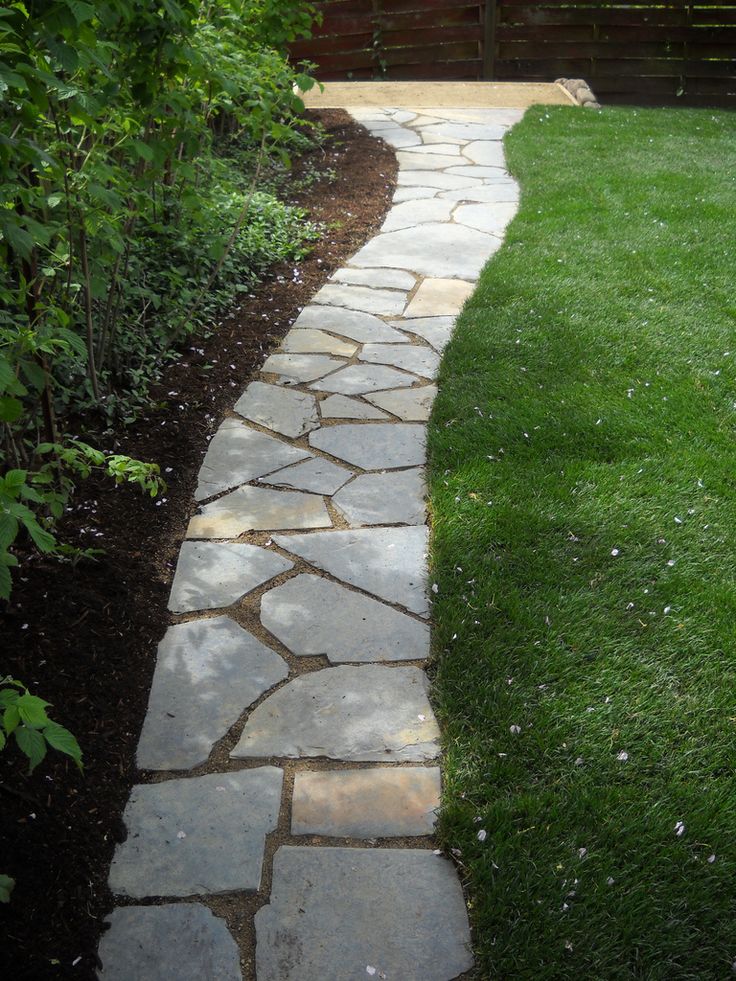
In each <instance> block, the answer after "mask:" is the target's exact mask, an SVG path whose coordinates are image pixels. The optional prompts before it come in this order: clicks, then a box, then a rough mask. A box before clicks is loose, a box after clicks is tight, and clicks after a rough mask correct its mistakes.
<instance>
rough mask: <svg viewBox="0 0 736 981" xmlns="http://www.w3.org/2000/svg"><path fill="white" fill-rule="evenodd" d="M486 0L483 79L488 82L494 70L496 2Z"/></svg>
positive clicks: (498, 0) (495, 0) (497, 0)
mask: <svg viewBox="0 0 736 981" xmlns="http://www.w3.org/2000/svg"><path fill="white" fill-rule="evenodd" d="M498 2H500V0H486V4H485V20H484V25H483V79H484V81H488V82H490V81H491V80H492V79H493V76H494V74H495V71H496V4H497V3H498Z"/></svg>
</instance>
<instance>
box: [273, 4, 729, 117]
mask: <svg viewBox="0 0 736 981" xmlns="http://www.w3.org/2000/svg"><path fill="white" fill-rule="evenodd" d="M317 6H318V8H319V9H320V10H321V12H322V14H323V23H322V26H321V27H319V28H317V29H316V31H315V34H314V37H312V38H310V39H309V40H306V41H300V42H298V43H296V44H294V45H293V47H292V57H293V58H294V59H295V60H302V59H304V60H308V61H312V62H315V63H316V64H317V66H318V68H317V77H318V78H319V79H320V80H322V81H330V80H334V79H346V78H352V79H372V78H388V79H397V80H398V79H401V80H439V79H456V80H461V79H462V80H477V79H483V78H486V79H495V80H501V81H540V80H541V81H551V80H554V79H555V78H558V77H560V76H567V77H568V78H585V79H586V80H587V81H588V82H589V83H590V85H591V86H592V88H593V90H594V91H595V93H596V94H597V95H598V96H599V97H600V98H601V99H602V101H604V102H609V103H610V102H633V103H639V104H647V103H649V104H652V103H653V104H675V105H677V104H679V105H725V106H731V107H736V0H710V2H703V3H694V2H688V0H488V3H486V2H485V0H481V2H475V3H471V2H470V0H323V2H321V3H318V4H317Z"/></svg>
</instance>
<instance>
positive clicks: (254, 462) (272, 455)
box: [194, 386, 391, 501]
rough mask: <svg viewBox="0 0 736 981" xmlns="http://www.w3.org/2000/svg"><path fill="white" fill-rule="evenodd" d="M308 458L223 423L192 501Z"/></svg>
mask: <svg viewBox="0 0 736 981" xmlns="http://www.w3.org/2000/svg"><path fill="white" fill-rule="evenodd" d="M388 387H389V388H390V387H391V386H388ZM307 456H309V453H307V452H306V451H305V450H302V449H300V448H299V447H298V446H290V445H289V444H288V443H282V442H281V441H280V440H278V439H274V438H273V437H272V436H266V435H265V434H264V433H259V432H256V430H255V429H250V428H249V427H248V426H246V425H245V423H242V422H240V421H239V420H237V419H225V421H224V422H223V423H222V425H221V426H220V428H219V429H218V430H217V432H216V433H215V435H214V436H213V437H212V439H211V441H210V445H209V446H208V447H207V453H206V454H205V457H204V460H203V461H202V467H201V469H200V471H199V482H198V484H197V489H196V490H195V492H194V498H195V500H197V501H203V500H204V499H205V498H207V497H212V496H213V495H214V494H219V493H221V492H222V491H224V490H228V489H229V488H230V487H236V486H237V485H238V484H244V483H245V482H246V481H248V480H253V479H254V478H255V477H262V476H263V475H264V474H267V473H270V472H271V471H272V470H278V469H279V468H280V467H285V466H286V465H287V464H289V463H296V461H297V460H303V459H304V458H305V457H307Z"/></svg>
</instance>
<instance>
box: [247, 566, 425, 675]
mask: <svg viewBox="0 0 736 981" xmlns="http://www.w3.org/2000/svg"><path fill="white" fill-rule="evenodd" d="M261 623H262V624H263V626H264V627H265V628H266V630H269V631H270V632H271V633H272V634H273V635H274V637H277V638H278V639H279V640H280V641H281V643H282V644H284V645H285V646H286V647H287V648H288V649H289V650H290V651H291V653H292V654H294V655H296V656H297V657H314V656H318V655H324V656H326V657H327V658H329V660H330V661H331V662H332V663H333V664H334V663H340V662H345V661H347V662H355V663H365V662H368V661H418V660H423V659H425V658H427V657H429V626H428V625H427V624H426V623H422V622H420V621H419V620H415V619H414V618H413V617H410V616H407V615H406V614H405V613H399V611H398V610H394V609H393V608H392V607H390V606H386V605H385V603H379V601H378V600H375V599H372V598H371V597H369V596H364V595H363V593H357V592H355V590H352V589H346V588H345V587H344V586H340V585H339V584H338V583H336V582H332V581H331V580H330V579H325V578H323V577H322V576H314V575H308V574H303V575H300V576H296V577H295V578H294V579H289V580H287V581H286V582H285V583H283V584H282V585H281V586H277V587H276V588H275V589H272V590H270V591H269V592H267V593H265V594H264V596H263V598H262V599H261Z"/></svg>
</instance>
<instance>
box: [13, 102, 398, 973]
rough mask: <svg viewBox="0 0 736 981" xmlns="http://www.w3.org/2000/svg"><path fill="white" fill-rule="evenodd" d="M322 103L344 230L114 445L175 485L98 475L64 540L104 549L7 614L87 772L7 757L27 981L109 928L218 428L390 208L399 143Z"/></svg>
mask: <svg viewBox="0 0 736 981" xmlns="http://www.w3.org/2000/svg"><path fill="white" fill-rule="evenodd" d="M318 115H319V116H320V118H321V119H322V121H323V123H324V124H325V126H326V128H327V129H328V131H329V132H330V134H331V135H332V137H333V138H334V141H333V142H331V143H330V144H328V146H327V148H326V149H325V150H317V151H314V152H313V153H312V154H310V155H308V157H307V158H302V159H301V160H300V161H299V162H298V163H297V164H296V167H297V170H300V169H301V170H304V168H306V167H308V166H310V165H311V166H314V165H315V163H316V164H317V165H318V166H320V167H324V168H333V169H334V170H335V171H336V172H337V179H336V180H335V181H334V182H325V181H322V182H321V183H318V184H316V185H315V186H313V187H312V188H311V189H310V190H309V192H307V193H305V194H303V195H302V197H301V198H299V199H297V203H299V204H301V205H302V206H304V207H306V208H307V210H308V211H309V213H310V216H311V217H312V218H313V219H314V220H317V221H321V222H327V223H329V227H330V231H329V232H328V233H327V234H326V235H325V236H324V237H323V238H322V240H321V241H320V242H319V243H317V245H316V247H315V248H314V250H313V252H312V253H311V255H310V256H309V257H308V258H307V259H306V260H305V261H304V262H302V263H301V264H300V265H299V267H298V275H297V276H295V274H294V266H293V265H292V264H289V265H285V266H284V267H283V268H280V269H277V270H275V272H274V274H273V276H272V278H271V279H270V280H269V281H268V282H266V283H264V284H263V285H262V286H261V287H260V288H259V289H258V290H257V291H256V292H255V294H254V295H253V296H252V297H247V298H246V299H245V300H244V302H242V304H241V305H240V306H239V307H238V308H237V309H235V310H233V311H232V316H231V317H230V318H226V319H225V325H224V326H223V327H221V328H220V329H218V331H217V332H216V333H215V334H214V335H213V336H212V337H210V338H209V339H208V340H207V341H205V342H192V347H191V349H187V350H185V351H184V352H183V355H182V360H181V361H180V362H179V363H178V364H172V365H171V366H170V367H169V368H168V369H167V370H166V373H165V376H164V377H163V378H162V380H161V383H160V384H158V385H157V386H156V390H155V391H154V392H153V393H152V396H153V398H152V402H153V404H154V405H155V404H156V403H158V405H157V407H156V408H155V410H154V411H152V413H151V415H150V416H149V417H148V418H147V419H146V420H145V421H143V422H141V423H140V424H138V425H137V426H136V427H135V428H132V429H128V430H125V431H123V432H120V433H119V434H118V436H117V440H116V441H109V440H108V441H106V445H107V446H110V444H111V442H115V443H116V445H118V446H119V447H120V449H121V452H125V453H127V454H129V455H131V456H133V457H136V458H139V459H143V460H153V461H156V462H157V463H159V464H160V465H161V469H162V471H166V479H167V480H168V484H169V487H168V491H167V493H166V495H165V497H164V499H163V500H161V501H152V500H151V499H148V498H145V497H143V496H141V495H139V494H138V493H136V492H135V491H134V490H133V489H117V490H116V489H114V488H113V487H112V486H111V484H109V483H106V482H102V481H92V480H91V481H89V482H88V484H87V485H86V486H83V487H82V488H81V489H80V492H79V494H78V496H77V497H76V499H75V510H74V512H73V513H72V514H71V515H70V516H69V517H68V518H65V521H64V524H63V527H62V529H61V537H62V538H63V540H65V541H68V542H71V543H73V544H78V545H84V546H85V547H88V546H95V547H102V548H104V549H105V555H104V556H102V557H101V558H100V559H99V560H97V561H96V562H94V563H92V562H89V561H84V562H80V563H78V564H77V565H76V566H74V567H72V566H70V565H64V566H62V565H59V564H58V563H56V562H53V561H49V560H47V559H43V558H40V557H38V558H34V559H33V561H31V562H29V563H27V564H25V565H24V567H23V572H22V578H18V577H17V576H16V585H15V588H14V591H13V596H12V602H11V604H10V606H9V608H8V609H7V610H6V611H5V612H4V615H3V617H2V622H1V629H2V662H1V663H0V672H2V673H3V674H5V673H10V674H12V675H13V676H14V677H17V678H20V679H21V680H23V681H24V682H26V684H28V685H29V687H30V688H31V690H32V691H34V692H38V694H40V695H42V697H44V698H46V699H48V700H49V701H50V702H52V703H53V705H54V709H53V710H50V711H51V713H52V717H53V718H55V719H56V720H57V721H59V722H61V723H62V724H64V725H66V726H67V727H68V728H70V729H71V730H72V731H73V732H74V733H75V735H76V736H77V738H78V739H79V742H80V743H81V745H82V748H83V752H84V761H85V772H84V776H81V775H80V774H78V773H77V772H76V770H75V768H74V766H73V765H71V764H67V762H65V760H64V759H63V758H61V757H59V756H58V754H57V755H51V756H49V757H48V758H47V760H46V761H44V763H43V764H42V765H41V766H40V767H39V768H38V770H37V771H36V773H34V774H33V776H32V777H28V776H26V774H25V770H24V768H23V766H22V765H21V762H20V760H19V759H18V754H17V753H14V752H11V751H6V752H5V753H3V754H1V755H0V872H3V873H6V874H9V875H12V876H13V877H14V878H16V880H17V886H16V888H15V892H14V893H13V897H12V901H11V903H10V905H8V906H0V932H1V934H2V941H1V942H0V974H2V976H5V975H6V974H7V976H8V977H12V978H13V979H14V981H22V979H28V981H30V979H33V981H43V979H46V978H54V979H57V978H85V979H91V978H93V977H94V976H95V967H96V955H95V951H96V947H97V941H98V937H99V934H100V930H101V923H102V920H103V919H104V917H105V915H106V914H107V912H109V910H110V909H111V907H112V899H111V896H110V894H109V892H108V890H107V886H106V878H107V871H108V867H109V864H110V859H111V857H112V852H113V848H114V845H115V842H116V841H118V840H120V838H121V813H122V809H123V807H124V805H125V802H126V800H127V797H128V793H129V790H130V787H131V784H132V783H133V781H134V778H135V767H134V763H133V757H134V752H135V747H136V743H137V740H138V733H139V731H140V726H141V722H142V720H143V715H144V712H145V707H146V701H147V696H148V691H149V687H150V681H151V676H152V673H153V665H154V655H155V651H156V644H157V642H158V641H159V640H160V638H161V636H162V635H163V633H164V630H165V628H166V624H167V614H166V601H167V598H168V591H169V586H170V582H171V577H172V572H173V568H174V566H175V563H176V557H177V553H178V549H179V545H180V543H181V540H182V537H183V535H184V530H185V527H186V522H187V517H188V515H189V514H190V513H191V510H192V492H193V489H194V485H195V477H196V474H197V471H198V469H199V465H200V462H201V459H202V456H203V454H204V451H205V448H206V437H207V436H208V434H210V433H211V432H212V431H213V430H214V429H215V428H216V425H217V423H218V422H219V419H220V418H221V416H222V414H223V412H224V411H225V410H226V409H228V408H230V407H231V406H232V404H233V402H234V401H235V399H236V397H237V395H238V394H239V392H240V391H242V389H243V387H244V385H245V383H246V382H247V380H248V379H249V377H250V376H251V375H252V374H253V373H254V372H255V371H257V370H258V368H259V367H260V365H261V363H262V361H263V358H264V356H265V353H266V352H267V351H268V349H269V348H270V347H271V346H273V345H274V344H275V343H276V342H277V341H278V339H279V338H280V337H281V336H283V334H284V333H285V332H286V330H287V329H288V327H289V326H290V324H291V323H292V322H293V321H294V319H295V317H296V316H297V314H298V312H299V310H300V309H301V307H302V306H304V305H305V304H306V303H307V302H308V301H309V300H310V299H311V297H312V296H313V294H314V293H315V291H316V290H317V289H318V288H319V286H320V285H321V284H322V283H323V282H324V280H325V279H326V277H327V276H328V275H329V273H330V272H332V271H333V270H334V269H335V268H337V267H338V266H339V265H340V263H341V262H342V261H343V260H344V259H345V258H347V257H348V256H350V255H351V254H352V253H353V252H354V251H355V250H356V249H357V248H358V247H359V246H360V245H361V244H362V243H363V242H364V241H365V240H366V239H367V238H369V237H370V236H371V234H372V233H373V232H374V230H375V229H376V228H377V227H378V225H379V224H380V222H381V220H382V218H383V215H384V214H385V212H386V211H387V210H388V207H389V203H390V197H391V192H392V189H393V185H394V182H395V176H396V162H395V158H394V156H393V153H392V152H391V150H390V149H389V148H388V147H386V146H385V145H384V144H382V143H378V142H377V141H375V140H373V139H371V138H370V137H368V136H367V134H366V133H365V130H363V129H361V128H360V127H358V126H356V125H355V124H353V123H352V122H351V121H350V120H349V118H348V117H347V116H346V114H345V113H343V112H340V111H323V112H321V113H319V114H318ZM309 158H311V159H309ZM315 158H316V159H315ZM195 347H196V348H197V349H198V350H195V349H194V348H195ZM2 968H5V969H6V971H5V972H3V971H2ZM10 971H12V974H11V973H9V972H10Z"/></svg>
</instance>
